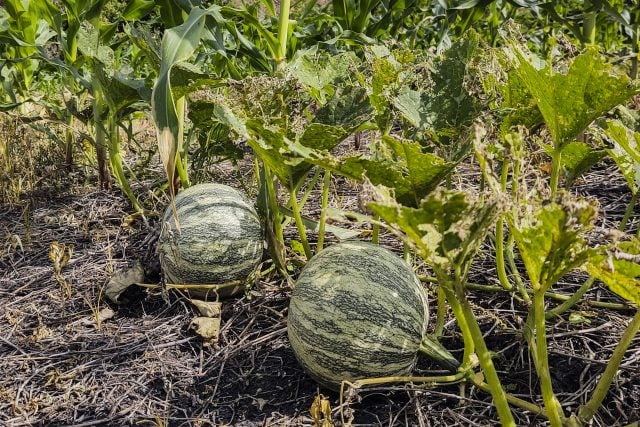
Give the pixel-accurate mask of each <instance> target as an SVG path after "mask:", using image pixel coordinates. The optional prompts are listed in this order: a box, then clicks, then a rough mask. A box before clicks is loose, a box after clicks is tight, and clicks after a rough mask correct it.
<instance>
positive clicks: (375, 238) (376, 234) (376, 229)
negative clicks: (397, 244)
mask: <svg viewBox="0 0 640 427" xmlns="http://www.w3.org/2000/svg"><path fill="white" fill-rule="evenodd" d="M372 228H373V230H372V234H371V243H373V244H374V245H377V244H379V243H380V215H377V214H376V215H374V216H373V226H372Z"/></svg>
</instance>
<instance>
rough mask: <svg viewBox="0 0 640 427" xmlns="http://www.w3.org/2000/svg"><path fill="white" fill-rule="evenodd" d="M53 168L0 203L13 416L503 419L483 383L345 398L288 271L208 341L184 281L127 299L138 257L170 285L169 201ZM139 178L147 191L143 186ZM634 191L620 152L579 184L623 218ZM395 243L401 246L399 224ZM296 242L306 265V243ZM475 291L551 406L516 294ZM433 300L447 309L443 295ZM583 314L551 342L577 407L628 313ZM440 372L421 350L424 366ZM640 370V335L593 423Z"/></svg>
mask: <svg viewBox="0 0 640 427" xmlns="http://www.w3.org/2000/svg"><path fill="white" fill-rule="evenodd" d="M156 172H157V176H160V174H161V172H160V171H159V170H158V171H154V172H153V173H156ZM149 173H150V175H153V173H151V172H149ZM211 177H212V179H215V180H216V181H218V182H226V183H229V184H233V182H235V181H233V180H234V179H237V173H236V172H235V171H233V170H231V169H224V168H218V167H216V168H213V169H212V176H211ZM54 178H55V179H51V180H49V181H48V182H43V184H42V185H41V186H40V189H39V190H38V191H31V192H25V193H24V194H23V195H22V197H21V200H20V203H19V204H14V205H9V204H3V205H1V208H0V232H1V233H2V245H0V425H3V426H22V425H75V426H90V425H105V426H107V425H108V426H120V425H122V426H124V425H149V426H151V425H155V426H159V425H163V426H182V425H184V426H187V425H189V426H190V425H193V426H207V425H215V426H221V425H236V426H297V425H301V426H302V425H314V420H313V418H312V416H311V414H312V413H313V411H312V405H313V403H314V399H316V397H317V396H318V395H319V394H322V396H323V397H324V398H325V399H326V401H327V402H328V404H329V406H330V410H331V422H333V423H334V424H335V425H341V424H342V421H343V420H344V421H346V422H350V423H351V425H363V426H364V425H367V426H369V425H423V426H450V425H497V424H498V421H497V416H496V413H495V411H494V408H493V406H492V404H491V398H490V396H489V395H488V394H487V393H485V392H483V391H479V390H477V389H475V388H473V387H471V386H470V385H466V386H462V385H449V386H438V387H433V388H429V387H424V386H420V385H418V384H415V385H410V384H404V383H400V384H387V385H378V386H375V387H371V388H366V389H360V390H354V389H347V391H346V393H345V395H344V396H343V399H342V401H341V400H340V396H339V394H338V393H335V392H332V391H328V390H325V389H321V388H318V386H317V384H316V383H315V382H314V380H313V379H311V378H310V377H309V376H308V375H307V374H306V373H305V372H304V370H303V369H302V368H301V366H300V365H299V364H298V362H297V360H296V358H295V355H294V353H293V351H292V349H291V347H290V345H289V342H288V340H287V329H286V328H287V307H288V303H289V297H290V294H291V288H290V286H289V285H288V283H287V282H286V281H284V280H283V279H282V278H281V277H280V276H278V275H277V274H267V275H265V276H263V277H261V278H259V279H258V280H256V282H255V283H254V285H253V287H252V288H251V289H250V291H249V292H247V293H246V294H245V295H240V296H239V297H237V298H232V299H229V300H226V301H225V302H224V303H223V306H222V314H221V320H222V323H221V330H220V335H219V338H218V341H217V342H216V343H213V344H211V345H209V346H205V345H203V342H202V339H201V338H200V337H199V336H198V335H197V334H195V333H194V332H193V331H192V330H191V329H189V324H190V321H191V319H192V318H193V316H194V315H195V310H194V309H193V308H192V306H190V305H189V304H188V303H187V302H186V300H185V299H184V298H181V297H180V296H179V295H178V294H176V293H175V292H169V293H165V294H163V293H162V292H161V291H160V290H158V289H145V288H139V287H135V286H134V287H131V288H129V289H128V290H127V291H126V292H125V293H124V294H123V295H121V298H120V300H121V301H122V303H121V304H120V305H114V304H110V303H108V302H107V301H106V300H105V299H104V298H103V297H101V296H100V292H101V290H102V289H103V288H104V286H105V285H106V283H107V282H108V280H109V278H110V277H111V275H112V274H113V272H114V271H118V270H123V269H126V268H127V267H128V266H130V265H132V264H133V263H134V262H135V261H140V262H141V264H142V266H143V267H144V270H145V282H146V283H159V281H160V267H159V261H158V257H157V249H156V246H157V239H158V235H159V233H160V221H159V219H158V215H159V214H161V213H162V212H164V209H165V207H166V205H167V199H166V198H164V197H156V198H155V199H154V198H151V197H150V199H149V200H155V202H153V203H155V209H154V210H153V212H154V213H153V214H151V215H148V216H147V217H146V218H132V217H129V216H128V215H129V214H130V213H131V211H130V206H129V204H128V201H127V199H126V197H124V196H121V195H120V194H118V193H117V192H112V193H109V192H102V191H96V190H94V189H93V188H92V187H87V186H84V185H82V180H81V177H80V176H79V175H71V176H66V177H64V176H59V177H54ZM334 181H335V182H334V184H335V186H334V190H333V191H332V194H331V204H332V205H333V206H335V207H340V208H348V209H357V206H358V200H357V195H358V189H357V188H355V187H353V185H352V184H348V183H347V182H346V181H344V180H341V179H335V180H334ZM140 182H141V183H144V182H145V181H144V180H141V181H140ZM138 185H139V187H136V188H135V191H137V192H139V194H144V193H145V191H146V190H145V187H144V186H143V184H138ZM624 188H625V184H624V181H623V178H622V177H621V176H620V175H618V173H617V172H616V171H615V167H614V166H613V165H607V164H606V163H605V164H603V165H602V166H599V167H597V168H595V169H594V170H592V171H591V172H590V173H589V174H588V175H586V176H585V178H584V179H583V180H582V181H581V182H579V183H578V184H576V186H575V189H576V191H577V192H578V193H581V194H584V195H589V196H593V197H597V198H598V199H599V202H600V206H601V207H602V208H603V209H606V211H607V218H608V219H611V218H617V217H621V216H622V215H623V213H624V206H625V204H626V202H627V198H628V192H626V191H625V190H624ZM311 199H313V197H312V198H311ZM317 209H318V205H317V203H316V204H309V205H308V206H307V207H306V210H307V213H309V214H310V215H315V214H317ZM605 226H606V224H605ZM634 227H635V225H634ZM285 231H286V237H287V239H290V238H293V237H295V233H294V230H293V228H291V229H287V230H285ZM310 241H311V242H312V243H313V242H314V236H313V235H311V236H310ZM381 242H382V244H383V245H385V246H386V247H388V248H391V249H393V250H395V251H396V252H398V253H401V251H402V246H401V244H400V243H399V242H398V241H397V240H396V239H395V238H393V237H392V236H390V235H388V234H383V235H382V236H381ZM329 243H331V242H329ZM329 243H328V244H329ZM54 249H55V251H54V252H55V253H54V252H52V251H53V250H54ZM492 253H493V250H492V248H491V247H489V246H487V247H485V248H483V249H482V250H481V252H480V256H479V257H478V259H476V262H474V265H473V268H472V271H471V274H470V280H469V281H470V282H471V283H480V284H491V285H493V284H495V283H496V280H497V279H496V277H495V261H494V259H493V258H492V255H491V254H492ZM56 254H57V255H56ZM290 255H291V263H292V265H295V257H296V256H297V255H295V254H290ZM56 257H57V258H56ZM55 259H58V264H59V265H61V268H60V269H59V271H58V273H56V271H55V268H54V261H52V260H55ZM65 259H67V260H66V263H65V262H63V261H64V260H65ZM265 259H266V258H265ZM268 266H269V263H268V262H267V263H265V265H264V266H263V269H266V268H268ZM297 272H298V270H296V269H294V271H292V274H293V275H294V276H295V275H296V274H297ZM583 279H584V277H581V276H579V275H570V276H567V278H566V279H565V280H564V281H562V282H560V284H559V286H557V287H556V288H555V289H554V291H555V292H559V293H562V292H565V291H568V290H574V289H575V288H577V287H578V286H579V284H580V283H582V280H583ZM469 295H470V301H471V304H472V306H473V308H474V310H475V311H476V314H477V316H478V319H479V324H480V327H481V330H482V331H483V333H484V335H485V337H486V340H487V343H488V346H489V348H490V350H491V351H493V352H495V353H496V357H495V359H494V363H495V364H496V367H497V370H498V373H499V375H500V377H501V379H502V381H503V384H504V385H505V387H507V388H508V390H509V392H510V393H512V394H513V395H515V396H519V397H522V398H524V399H527V400H530V401H533V402H539V403H540V402H541V397H540V396H539V395H536V394H533V395H532V394H531V390H533V391H534V393H537V390H539V387H538V386H537V384H535V381H536V380H535V376H534V375H533V374H532V373H531V372H530V370H529V366H530V360H529V357H530V356H529V352H528V349H527V346H526V345H525V344H524V341H523V340H522V339H521V337H520V335H519V334H520V331H521V329H522V323H523V322H524V319H525V317H526V312H525V311H524V309H523V308H522V307H521V306H520V305H519V303H518V302H517V301H514V300H513V299H512V298H511V297H510V294H508V293H505V292H497V293H487V292H479V291H472V292H470V293H469ZM588 295H589V299H590V300H591V301H600V302H612V303H620V302H621V301H620V300H619V299H617V298H616V297H615V296H614V295H613V294H611V293H610V292H609V291H607V290H605V288H604V287H600V286H596V287H594V288H593V289H592V290H591V291H590V292H589V294H588ZM552 304H555V302H552ZM430 306H431V307H430V308H431V311H432V313H435V311H436V305H435V297H434V294H433V292H431V294H430ZM574 313H575V314H574V315H572V316H569V315H566V316H561V317H560V318H557V319H553V320H550V321H549V324H548V343H549V360H550V364H551V368H552V369H551V372H552V373H553V378H552V381H553V385H554V388H555V391H556V393H557V395H558V396H559V397H560V399H561V402H562V404H563V405H565V408H567V407H573V408H574V409H575V407H576V406H578V405H580V404H581V403H583V402H584V399H585V393H587V392H588V391H590V390H592V389H593V387H594V386H595V383H596V382H597V380H598V377H599V375H600V374H601V373H602V370H603V369H604V365H605V363H606V360H607V359H608V357H609V355H610V354H611V353H612V351H613V348H614V346H615V345H616V342H617V341H618V339H619V336H620V334H621V331H622V330H623V329H624V327H625V325H626V322H627V321H628V320H627V319H629V311H616V310H609V309H602V308H598V307H593V306H590V305H587V304H582V305H580V306H579V308H578V309H577V310H575V312H574ZM432 323H433V322H432ZM442 342H443V344H444V345H445V346H446V347H447V348H448V349H449V350H451V351H452V352H453V353H454V355H456V356H458V357H460V356H461V354H462V347H463V343H462V338H461V336H460V335H459V331H458V329H457V328H456V326H455V322H454V320H453V317H452V315H451V313H449V314H448V318H447V321H446V323H445V329H444V335H443V340H442ZM438 369H440V368H438V366H437V365H436V364H435V363H433V362H430V361H429V360H426V359H424V358H420V359H419V362H418V365H417V366H416V369H415V370H414V372H415V374H416V375H430V374H432V372H442V371H438ZM639 372H640V339H639V338H638V337H636V338H635V340H634V341H633V342H632V345H631V346H630V348H629V350H628V351H627V352H626V355H625V359H624V362H623V363H622V365H621V366H620V369H619V372H618V374H617V377H616V380H615V381H614V383H613V386H612V388H611V390H610V391H609V393H608V395H607V397H606V399H605V402H604V405H603V407H602V409H601V410H600V411H599V412H598V413H597V414H596V416H595V418H594V423H593V425H596V426H611V425H625V424H628V423H631V422H633V421H636V420H638V419H639V418H640V374H639ZM576 390H580V391H579V392H576ZM513 412H514V416H515V417H516V421H517V424H518V425H532V426H535V425H544V421H543V420H542V419H540V418H537V417H536V416H535V415H533V414H532V413H530V412H527V411H524V410H521V409H518V408H515V407H514V408H513Z"/></svg>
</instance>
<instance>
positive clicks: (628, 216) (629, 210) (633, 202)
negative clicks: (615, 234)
mask: <svg viewBox="0 0 640 427" xmlns="http://www.w3.org/2000/svg"><path fill="white" fill-rule="evenodd" d="M638 196H640V190H638V191H636V192H635V193H633V194H632V195H631V200H629V203H628V204H627V208H626V209H625V210H624V216H623V217H622V219H621V220H620V224H619V225H618V230H620V231H624V229H625V228H627V223H628V222H629V219H631V215H633V209H634V208H635V207H636V203H638Z"/></svg>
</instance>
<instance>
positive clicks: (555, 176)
mask: <svg viewBox="0 0 640 427" xmlns="http://www.w3.org/2000/svg"><path fill="white" fill-rule="evenodd" d="M561 169H562V152H561V151H560V149H559V148H556V149H555V150H554V152H553V158H552V163H551V197H552V198H553V196H555V195H556V192H557V191H558V181H559V180H560V170H561Z"/></svg>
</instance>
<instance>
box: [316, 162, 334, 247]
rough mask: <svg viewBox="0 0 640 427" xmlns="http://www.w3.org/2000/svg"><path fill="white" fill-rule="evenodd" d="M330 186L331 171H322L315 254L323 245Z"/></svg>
mask: <svg viewBox="0 0 640 427" xmlns="http://www.w3.org/2000/svg"><path fill="white" fill-rule="evenodd" d="M330 185H331V171H330V170H329V169H326V170H325V171H324V180H323V181H322V205H321V207H320V223H319V224H318V243H317V245H316V253H318V252H320V251H321V250H322V247H323V245H324V228H325V224H326V221H327V205H328V204H329V187H330Z"/></svg>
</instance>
